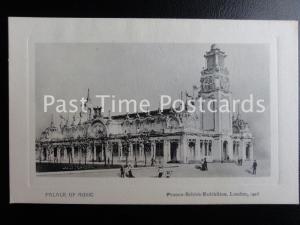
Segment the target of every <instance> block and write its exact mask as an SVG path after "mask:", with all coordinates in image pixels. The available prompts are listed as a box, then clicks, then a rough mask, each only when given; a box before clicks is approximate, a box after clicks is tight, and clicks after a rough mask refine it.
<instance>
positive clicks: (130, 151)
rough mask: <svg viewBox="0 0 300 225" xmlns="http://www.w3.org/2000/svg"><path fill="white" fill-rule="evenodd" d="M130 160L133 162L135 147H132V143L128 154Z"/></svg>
mask: <svg viewBox="0 0 300 225" xmlns="http://www.w3.org/2000/svg"><path fill="white" fill-rule="evenodd" d="M128 159H129V160H132V159H133V147H132V143H131V142H130V143H129V153H128Z"/></svg>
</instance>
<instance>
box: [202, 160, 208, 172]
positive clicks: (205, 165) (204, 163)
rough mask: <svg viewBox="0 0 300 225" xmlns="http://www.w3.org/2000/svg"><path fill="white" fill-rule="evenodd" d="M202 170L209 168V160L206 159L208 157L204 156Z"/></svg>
mask: <svg viewBox="0 0 300 225" xmlns="http://www.w3.org/2000/svg"><path fill="white" fill-rule="evenodd" d="M202 170H207V161H206V158H204V162H203V164H202Z"/></svg>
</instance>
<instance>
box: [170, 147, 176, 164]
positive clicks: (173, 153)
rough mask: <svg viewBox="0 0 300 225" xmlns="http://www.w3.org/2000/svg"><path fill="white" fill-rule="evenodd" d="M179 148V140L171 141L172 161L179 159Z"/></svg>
mask: <svg viewBox="0 0 300 225" xmlns="http://www.w3.org/2000/svg"><path fill="white" fill-rule="evenodd" d="M177 148H178V143H177V142H171V149H170V150H171V161H174V162H175V161H177Z"/></svg>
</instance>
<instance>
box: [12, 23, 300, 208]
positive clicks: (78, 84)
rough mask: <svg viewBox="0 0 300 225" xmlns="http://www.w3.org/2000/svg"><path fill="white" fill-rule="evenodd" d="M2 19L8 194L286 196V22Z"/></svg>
mask: <svg viewBox="0 0 300 225" xmlns="http://www.w3.org/2000/svg"><path fill="white" fill-rule="evenodd" d="M10 21H11V22H10V34H9V37H10V43H11V44H10V46H9V54H10V61H9V63H10V81H9V84H10V89H9V90H10V111H9V112H10V137H13V138H11V139H10V183H11V185H10V191H11V192H10V193H11V200H10V201H11V202H31V203H62V204H65V203H68V204H69V203H70V204H276V203H282V204H288V203H290V204H291V203H298V202H299V201H298V178H297V176H298V173H297V168H298V152H297V150H298V147H297V146H298V145H297V143H298V142H297V140H298V139H297V137H298V136H297V134H298V132H297V126H295V125H296V124H297V121H298V114H297V110H298V104H297V93H298V87H297V85H296V84H297V83H298V80H297V74H298V67H297V59H298V58H297V54H298V48H296V46H297V34H298V27H297V23H295V22H292V21H290V22H283V21H242V20H236V21H227V20H197V19H195V20H194V19H193V20H192V19H191V20H180V19H178V20H170V19H93V18H86V19H79V18H77V19H76V18H69V19H62V18H53V19H49V18H41V19H35V18H32V19H30V18H27V19H25V18H12V19H11V20H10ZM225 31H226V32H225ZM295 102H296V104H295ZM12 134H13V135H12ZM16 140H18V141H16ZM274 196H276V197H274Z"/></svg>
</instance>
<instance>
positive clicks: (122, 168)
mask: <svg viewBox="0 0 300 225" xmlns="http://www.w3.org/2000/svg"><path fill="white" fill-rule="evenodd" d="M120 174H121V177H122V178H124V175H125V171H124V167H123V165H122V166H121V168H120Z"/></svg>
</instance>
